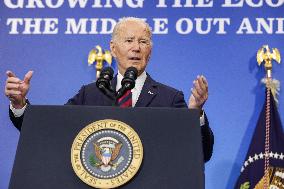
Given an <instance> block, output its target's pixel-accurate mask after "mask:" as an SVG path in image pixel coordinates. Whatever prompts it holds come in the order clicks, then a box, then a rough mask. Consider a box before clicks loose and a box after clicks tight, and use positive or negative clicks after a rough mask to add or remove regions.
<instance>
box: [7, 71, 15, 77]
mask: <svg viewBox="0 0 284 189" xmlns="http://www.w3.org/2000/svg"><path fill="white" fill-rule="evenodd" d="M6 74H7V76H8V77H17V76H16V75H15V74H14V73H13V72H12V71H10V70H8V71H7V72H6Z"/></svg>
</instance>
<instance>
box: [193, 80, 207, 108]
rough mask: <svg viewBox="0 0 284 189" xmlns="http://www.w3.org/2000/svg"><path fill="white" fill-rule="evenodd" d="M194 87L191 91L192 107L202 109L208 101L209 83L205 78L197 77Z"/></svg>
mask: <svg viewBox="0 0 284 189" xmlns="http://www.w3.org/2000/svg"><path fill="white" fill-rule="evenodd" d="M193 85H194V87H193V88H192V89H191V93H192V97H191V98H190V107H199V108H202V106H203V105H204V103H205V102H206V100H207V99H208V83H207V80H206V78H205V77H204V76H197V79H196V80H194V81H193Z"/></svg>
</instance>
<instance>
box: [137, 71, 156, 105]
mask: <svg viewBox="0 0 284 189" xmlns="http://www.w3.org/2000/svg"><path fill="white" fill-rule="evenodd" d="M156 95H157V83H156V82H155V81H154V80H153V79H152V78H151V77H150V75H149V74H147V78H146V81H145V83H144V85H143V87H142V91H141V93H140V95H139V98H138V101H137V102H136V104H135V107H147V106H149V104H150V103H151V102H152V100H153V99H154V98H155V96H156Z"/></svg>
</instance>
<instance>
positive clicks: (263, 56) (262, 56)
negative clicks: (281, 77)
mask: <svg viewBox="0 0 284 189" xmlns="http://www.w3.org/2000/svg"><path fill="white" fill-rule="evenodd" d="M256 60H257V63H258V65H259V66H260V65H261V63H262V62H264V67H265V69H266V70H272V60H275V61H276V62H277V63H278V64H280V61H281V57H280V52H279V50H278V49H277V48H272V53H271V51H270V49H269V47H268V45H263V46H262V48H260V49H259V50H258V51H257V57H256Z"/></svg>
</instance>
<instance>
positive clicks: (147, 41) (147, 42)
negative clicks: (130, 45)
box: [139, 39, 149, 45]
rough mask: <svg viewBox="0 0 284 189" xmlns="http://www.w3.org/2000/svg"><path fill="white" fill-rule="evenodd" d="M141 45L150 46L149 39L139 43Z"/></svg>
mask: <svg viewBox="0 0 284 189" xmlns="http://www.w3.org/2000/svg"><path fill="white" fill-rule="evenodd" d="M139 43H141V44H143V45H148V44H149V40H147V39H142V40H140V41H139Z"/></svg>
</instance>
